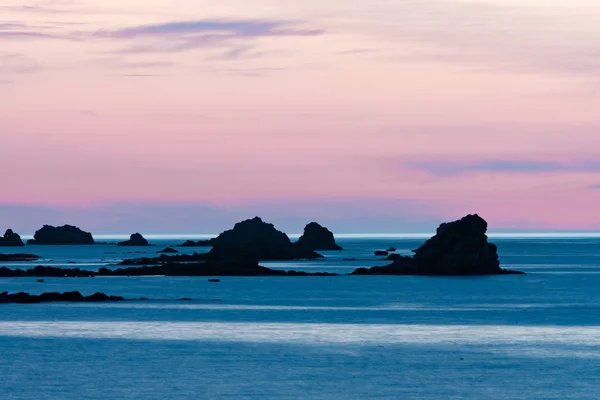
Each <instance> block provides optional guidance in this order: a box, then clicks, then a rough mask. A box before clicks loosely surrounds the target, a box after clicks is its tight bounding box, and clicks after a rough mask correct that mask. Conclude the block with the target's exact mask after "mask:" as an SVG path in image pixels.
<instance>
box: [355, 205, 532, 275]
mask: <svg viewBox="0 0 600 400" xmlns="http://www.w3.org/2000/svg"><path fill="white" fill-rule="evenodd" d="M486 231H487V222H486V221H485V220H484V219H483V218H481V217H480V216H479V215H477V214H475V215H467V216H466V217H464V218H462V219H460V220H458V221H454V222H450V223H444V224H441V225H440V226H439V228H438V229H437V233H436V235H435V236H433V237H432V238H431V239H429V240H428V241H427V242H426V243H425V244H424V245H422V246H421V247H419V248H418V249H417V250H416V251H415V256H414V257H403V256H400V257H399V258H397V259H395V260H394V262H393V263H392V264H390V265H387V266H385V267H373V268H370V269H366V268H359V269H358V270H356V271H354V272H353V273H352V274H353V275H501V274H522V272H519V271H509V270H505V269H502V268H500V261H499V260H498V253H497V249H498V248H497V247H496V246H495V245H493V244H491V243H488V240H487V239H488V238H487V236H486V234H485V233H486Z"/></svg>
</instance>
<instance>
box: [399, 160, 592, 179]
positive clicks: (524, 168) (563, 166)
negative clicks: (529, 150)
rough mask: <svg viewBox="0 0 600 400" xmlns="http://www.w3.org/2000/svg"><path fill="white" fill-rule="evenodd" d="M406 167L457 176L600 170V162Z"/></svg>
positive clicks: (433, 163)
mask: <svg viewBox="0 0 600 400" xmlns="http://www.w3.org/2000/svg"><path fill="white" fill-rule="evenodd" d="M404 165H405V166H406V167H408V168H411V169H415V170H420V171H425V172H427V173H429V174H432V175H436V176H455V175H462V174H468V173H474V172H489V173H505V174H510V173H527V174H543V173H552V172H600V162H598V161H586V162H576V163H566V162H553V161H529V160H487V161H479V162H474V163H461V162H452V161H409V162H406V163H405V164H404Z"/></svg>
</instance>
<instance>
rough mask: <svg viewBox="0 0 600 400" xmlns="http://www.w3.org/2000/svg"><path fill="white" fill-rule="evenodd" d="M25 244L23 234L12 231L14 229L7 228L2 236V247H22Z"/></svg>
mask: <svg viewBox="0 0 600 400" xmlns="http://www.w3.org/2000/svg"><path fill="white" fill-rule="evenodd" d="M22 246H25V244H24V243H23V241H22V240H21V236H19V235H18V234H16V233H15V232H13V231H12V229H7V230H6V232H5V233H4V236H2V237H0V247H22Z"/></svg>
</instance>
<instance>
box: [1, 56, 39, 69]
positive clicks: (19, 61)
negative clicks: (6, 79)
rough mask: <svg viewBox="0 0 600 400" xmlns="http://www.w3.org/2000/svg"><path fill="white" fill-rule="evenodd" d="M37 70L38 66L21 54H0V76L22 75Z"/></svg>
mask: <svg viewBox="0 0 600 400" xmlns="http://www.w3.org/2000/svg"><path fill="white" fill-rule="evenodd" d="M38 69H40V66H39V64H37V63H36V62H35V61H33V60H31V59H30V58H28V57H26V56H24V55H23V54H19V53H9V52H0V74H23V73H28V72H33V71H37V70H38Z"/></svg>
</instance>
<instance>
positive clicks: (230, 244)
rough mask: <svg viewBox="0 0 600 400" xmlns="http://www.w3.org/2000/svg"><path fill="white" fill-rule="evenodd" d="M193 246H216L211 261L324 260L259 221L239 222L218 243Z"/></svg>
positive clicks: (204, 242) (208, 241)
mask: <svg viewBox="0 0 600 400" xmlns="http://www.w3.org/2000/svg"><path fill="white" fill-rule="evenodd" d="M186 243H189V242H186ZM192 243H195V245H197V246H200V245H201V244H205V245H207V246H212V247H213V248H212V250H211V251H210V252H209V253H208V255H207V257H208V259H211V260H261V261H272V260H297V259H315V258H323V256H322V255H320V254H317V253H315V252H314V251H312V250H310V249H307V248H304V247H301V246H298V245H297V244H296V243H292V242H291V241H290V238H289V237H288V236H287V235H286V234H285V233H283V232H281V231H278V230H277V229H275V227H274V226H273V224H269V223H266V222H263V220H262V219H260V218H259V217H255V218H252V219H248V220H245V221H242V222H238V223H237V224H235V226H234V227H233V229H230V230H227V231H225V232H223V233H221V234H220V235H219V236H217V237H216V238H214V239H211V240H207V241H200V242H192ZM184 245H185V243H184ZM187 246H191V244H188V245H186V247H187Z"/></svg>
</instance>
